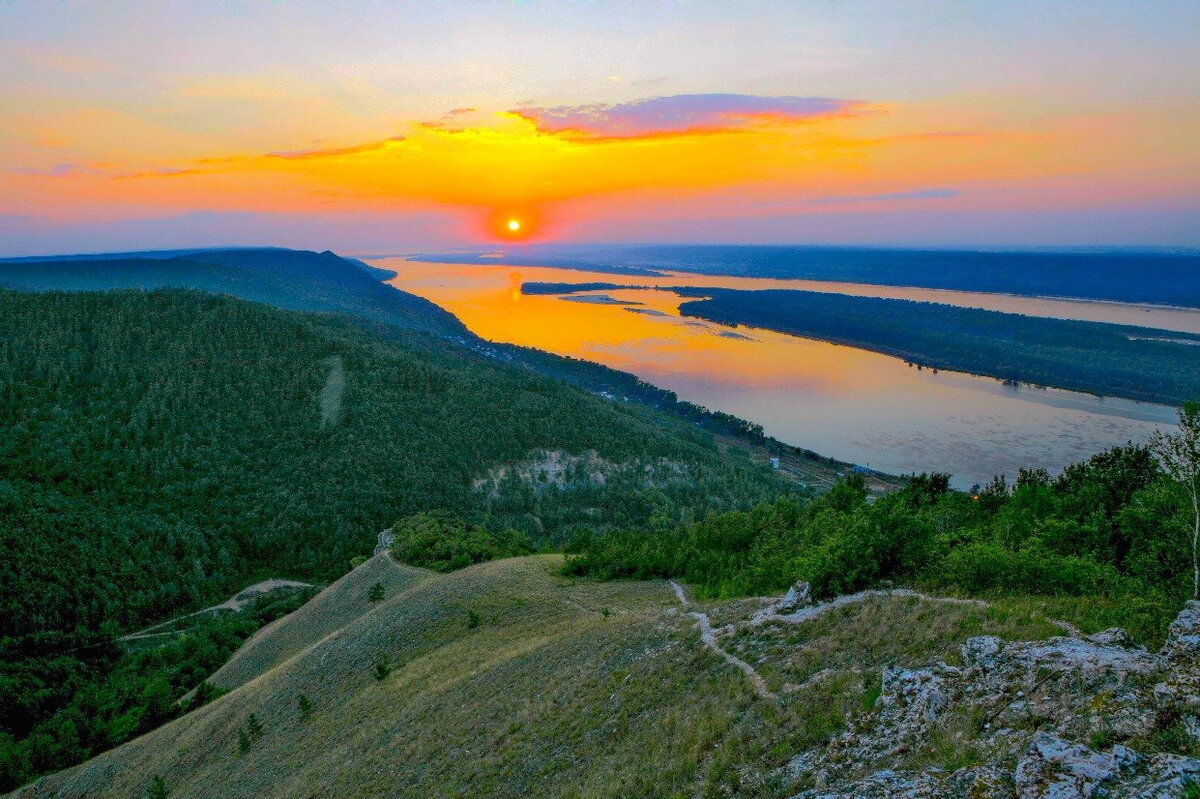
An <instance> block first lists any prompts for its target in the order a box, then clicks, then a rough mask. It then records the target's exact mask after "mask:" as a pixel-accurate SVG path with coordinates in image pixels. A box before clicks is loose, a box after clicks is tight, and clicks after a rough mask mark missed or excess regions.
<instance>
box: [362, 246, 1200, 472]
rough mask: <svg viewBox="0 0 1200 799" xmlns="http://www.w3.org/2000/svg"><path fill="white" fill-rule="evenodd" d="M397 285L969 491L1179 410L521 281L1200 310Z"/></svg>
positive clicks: (673, 305)
mask: <svg viewBox="0 0 1200 799" xmlns="http://www.w3.org/2000/svg"><path fill="white" fill-rule="evenodd" d="M370 262H371V263H372V264H373V265H375V266H379V267H382V268H385V269H390V270H393V271H395V272H396V273H397V276H396V277H395V278H394V279H392V280H391V281H389V282H390V283H391V284H392V285H394V286H395V287H396V288H399V289H403V290H404V291H408V292H411V293H413V294H417V295H419V296H422V297H425V298H427V299H429V300H431V301H433V302H435V303H437V304H438V305H440V306H441V307H443V308H445V309H446V310H447V311H450V312H451V313H453V314H454V315H455V316H457V317H458V318H459V319H461V320H462V322H463V323H464V324H465V325H466V326H467V327H468V328H469V329H470V330H471V331H473V332H474V333H476V334H477V335H479V336H482V337H483V338H485V339H489V340H492V341H503V342H509V343H512V344H521V345H525V346H530V347H537V348H539V349H543V350H547V351H549V352H553V353H557V354H559V355H570V356H573V357H576V358H586V359H588V360H591V361H597V362H599V363H603V364H606V365H608V366H611V367H613V368H615V369H621V370H624V371H627V372H632V373H633V374H636V375H637V376H638V377H641V378H642V379H644V380H646V381H647V382H650V383H653V384H654V385H657V386H661V387H663V388H669V389H671V390H672V391H675V392H676V393H677V394H678V395H679V397H680V398H681V399H686V400H689V401H691V402H695V403H697V404H700V405H704V406H706V407H708V408H712V409H714V410H721V411H725V412H727V413H732V414H735V415H737V416H740V417H742V418H744V419H749V420H751V421H754V422H757V423H758V424H761V425H762V426H763V427H764V428H765V430H766V431H767V433H768V434H769V435H772V436H775V437H776V438H778V439H780V440H782V441H785V442H787V443H789V444H794V445H796V446H801V447H807V448H808V449H812V450H815V451H817V452H820V453H821V454H823V455H829V456H832V457H835V458H838V459H841V460H845V461H850V462H852V463H859V464H863V465H866V466H869V467H871V468H874V469H879V470H881V471H885V472H891V473H894V474H902V473H907V472H914V471H915V472H921V471H949V472H951V473H952V474H953V475H954V483H955V485H957V486H959V487H962V488H967V487H969V486H971V485H972V484H974V483H985V482H987V481H988V480H989V479H991V477H992V476H993V475H996V474H1005V475H1007V476H1008V477H1009V478H1010V479H1011V478H1013V477H1015V475H1016V473H1017V469H1018V468H1019V467H1021V466H1026V467H1042V468H1045V469H1047V470H1049V471H1050V472H1051V473H1054V472H1057V471H1059V470H1061V469H1062V467H1063V466H1065V465H1066V464H1068V463H1071V462H1073V461H1076V460H1081V459H1083V458H1086V457H1088V456H1089V455H1092V454H1094V453H1095V452H1098V451H1100V450H1102V449H1105V448H1107V447H1111V446H1114V445H1118V444H1124V443H1126V442H1127V441H1135V442H1140V441H1144V440H1145V439H1146V438H1147V437H1148V436H1149V435H1150V433H1151V432H1152V431H1153V430H1155V429H1156V428H1159V427H1164V428H1165V427H1170V426H1171V422H1172V421H1173V420H1174V418H1175V409H1174V408H1170V407H1167V406H1163V405H1154V404H1149V403H1144V402H1133V401H1129V400H1122V399H1114V398H1111V397H1094V396H1091V395H1088V394H1079V393H1075V392H1071V391H1060V390H1057V389H1039V388H1031V387H1027V386H1007V385H1004V384H1002V383H1000V382H999V381H997V380H993V379H991V378H986V377H977V376H974V375H966V374H960V373H954V372H945V371H943V372H939V373H934V372H932V371H930V370H918V369H916V368H914V367H910V366H907V365H906V364H905V363H904V362H903V361H901V360H898V359H896V358H891V357H888V356H885V355H879V354H877V353H873V352H867V351H865V350H860V349H855V348H853V347H845V346H840V345H836V344H828V343H826V342H822V341H814V340H811V339H805V338H797V337H794V336H786V335H782V334H779V333H774V332H771V331H767V330H759V329H749V328H738V330H737V331H736V332H735V331H733V330H730V329H729V328H726V327H721V326H719V325H714V324H711V323H708V322H705V321H702V320H698V319H687V318H683V317H681V316H680V315H679V303H680V302H681V301H682V298H680V297H679V296H678V295H676V294H674V293H673V292H669V291H657V290H654V289H626V290H617V291H606V292H590V293H587V294H579V295H573V296H571V297H556V296H540V295H525V294H522V293H521V290H520V286H521V284H522V283H523V282H533V281H545V282H567V283H582V282H593V281H598V282H607V283H619V284H626V285H629V284H637V285H639V286H682V285H689V286H720V287H724V288H741V289H757V288H797V289H807V290H810V291H826V292H837V293H842V294H856V295H861V296H874V297H894V298H902V299H915V300H927V301H931V302H941V303H946V304H950V305H961V306H965V307H975V308H987V309H992V310H1000V311H1011V312H1015V313H1024V314H1029V315H1033V316H1054V317H1060V318H1067V319H1085V320H1092V321H1102V322H1117V323H1121V324H1140V325H1144V326H1147V327H1158V328H1163V329H1166V330H1177V331H1184V332H1192V333H1200V311H1194V310H1187V309H1177V308H1160V307H1154V306H1139V305H1124V304H1120V303H1108V302H1086V301H1075V300H1052V299H1042V298H1032V297H1016V296H1010V295H998V294H976V293H969V292H955V291H940V290H933V289H917V288H895V287H888V286H869V285H863V284H846V283H825V282H818V281H800V280H765V279H761V280H760V279H753V278H727V277H709V276H704V275H694V274H687V273H673V274H670V275H668V276H667V277H661V278H650V277H642V276H636V277H629V276H623V275H611V274H605V273H598V272H584V271H579V270H566V269H554V268H548V267H534V266H501V265H495V266H490V265H478V264H430V263H419V262H415V261H408V260H406V259H404V258H375V259H371V261H370Z"/></svg>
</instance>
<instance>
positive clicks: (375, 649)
mask: <svg viewBox="0 0 1200 799" xmlns="http://www.w3.org/2000/svg"><path fill="white" fill-rule="evenodd" d="M560 564H561V558H560V557H558V556H534V557H527V558H513V559H510V560H504V561H497V562H493V563H486V564H481V565H479V566H475V567H471V568H469V569H464V570H462V571H458V572H454V573H451V574H447V575H434V574H430V573H428V572H421V571H418V570H412V569H407V568H406V567H401V566H397V565H395V564H394V563H392V562H391V561H390V559H388V558H386V557H383V558H376V559H373V560H372V561H370V562H368V564H366V565H364V566H363V567H360V568H359V569H358V570H355V572H352V573H351V574H350V575H347V577H345V578H343V580H341V581H339V582H338V583H335V584H334V585H333V586H331V587H330V588H329V589H327V591H326V592H324V593H323V594H321V595H320V596H318V597H317V598H315V599H314V600H313V601H312V602H310V603H309V604H308V605H306V606H305V607H304V608H303V609H302V610H301V611H298V612H297V613H296V614H293V616H290V617H287V618H286V619H284V620H283V621H282V622H280V623H277V624H275V625H272V626H271V627H270V628H267V629H265V630H264V631H262V632H261V633H260V634H259V635H258V636H257V637H256V639H255V640H253V641H252V642H250V644H248V645H247V647H246V649H245V650H244V651H242V652H240V653H239V655H238V656H237V657H236V658H235V660H234V661H233V662H231V663H230V664H229V665H228V666H227V667H226V669H225V670H223V671H224V674H223V677H222V679H223V680H227V681H228V683H227V684H234V685H237V686H238V687H236V688H235V689H234V690H233V691H232V692H231V693H229V694H227V695H225V696H223V697H221V698H220V699H218V700H216V701H215V702H213V703H212V704H210V705H208V706H206V707H204V708H201V709H200V710H198V711H196V712H194V713H192V714H189V715H188V716H186V717H184V718H182V719H179V720H177V721H175V722H173V723H171V724H169V725H167V726H165V727H163V728H160V729H158V730H155V731H154V732H152V733H150V734H148V735H146V736H143V737H142V738H139V739H137V740H135V741H132V742H130V743H129V744H126V745H125V746H122V747H120V748H118V749H116V750H113V751H111V752H108V753H106V754H104V755H102V756H100V757H99V758H97V759H95V760H93V761H90V762H88V763H85V764H83V765H82V766H79V767H76V768H75V769H71V770H69V771H67V772H64V773H61V774H58V775H54V776H52V777H48V778H46V779H44V780H42V781H41V782H40V783H39V784H38V785H36V786H31V787H29V788H27V789H26V791H25V792H24V793H23V794H22V795H23V796H28V797H35V796H36V797H41V796H54V797H59V799H70V798H71V797H84V796H87V797H90V799H103V798H104V797H122V799H126V798H127V797H138V796H143V795H145V791H146V789H147V787H148V786H149V784H150V782H151V781H152V780H153V778H154V777H155V776H156V775H162V776H163V778H164V779H165V780H166V782H167V787H168V788H169V789H170V790H171V795H172V796H180V797H184V796H186V797H221V798H222V799H225V798H227V797H228V798H230V799H233V798H235V797H255V799H262V798H263V797H288V798H289V799H304V798H305V797H345V798H346V799H356V798H357V797H379V796H389V797H410V796H411V797H422V799H423V798H424V797H459V796H463V797H466V796H470V797H476V796H488V797H573V798H576V799H585V798H589V799H590V798H592V797H629V796H637V797H682V796H703V797H708V796H712V797H716V796H734V795H737V796H763V797H765V796H776V795H778V793H777V792H778V790H779V786H774V785H772V784H770V782H769V780H764V779H763V778H762V777H761V776H760V775H764V774H768V773H769V772H770V771H771V770H772V769H774V768H775V767H777V766H779V765H781V764H782V763H784V762H786V761H787V760H788V759H789V758H790V757H792V756H793V755H795V754H797V753H798V752H800V751H803V750H805V749H807V748H810V747H812V746H816V745H818V744H819V743H821V742H822V741H824V740H826V739H827V738H828V737H829V736H831V735H834V734H836V733H838V732H840V731H841V730H842V729H843V728H844V726H845V720H846V718H847V716H848V715H849V714H851V713H852V712H856V711H860V710H862V709H864V708H865V707H868V706H870V704H871V702H872V701H873V699H874V697H875V696H876V695H877V693H878V687H879V668H880V667H881V666H882V665H886V664H889V663H901V664H905V665H919V664H920V663H921V662H925V661H927V660H929V659H931V658H935V657H936V658H940V657H950V656H951V655H952V654H953V653H954V652H955V651H957V647H958V645H959V644H960V643H961V641H962V639H963V638H965V637H968V636H969V635H975V634H979V633H985V632H993V633H996V634H1000V635H1008V636H1010V637H1032V636H1034V635H1043V634H1052V633H1053V629H1052V628H1049V629H1048V628H1046V627H1045V626H1044V623H1041V624H1042V625H1043V626H1039V623H1036V622H1030V621H1028V620H1026V621H1018V620H1014V619H1007V620H1006V619H1003V618H997V617H994V616H992V615H989V613H990V611H986V610H981V609H979V608H970V607H962V606H948V605H930V604H929V603H920V602H918V601H916V600H911V599H902V598H886V599H877V600H871V601H869V602H864V603H862V604H861V605H857V606H852V607H849V608H845V609H843V610H840V611H837V612H832V613H830V614H828V615H827V616H824V617H821V618H819V619H816V620H814V621H812V622H810V623H807V624H801V625H794V626H785V625H776V626H771V625H767V626H764V627H762V628H760V629H759V630H758V633H757V634H756V638H761V639H762V642H763V643H762V645H761V646H760V645H759V644H758V643H757V642H756V640H754V639H751V638H749V637H740V638H738V639H736V640H731V639H726V640H725V642H724V643H725V644H726V645H727V646H729V647H730V648H732V649H734V651H736V652H738V654H739V656H740V657H743V658H745V659H747V660H749V661H750V662H751V663H753V664H755V665H756V667H758V668H760V669H762V671H763V672H764V676H767V677H768V679H769V680H771V681H773V682H774V684H775V685H774V686H773V687H781V686H782V684H783V683H784V682H799V681H804V680H807V683H806V685H805V688H804V689H803V690H799V691H795V690H793V691H790V692H784V693H781V694H780V697H779V700H778V701H769V700H764V699H760V698H758V697H756V696H755V694H754V692H753V690H752V689H751V687H750V685H749V683H748V681H747V680H746V678H745V675H743V674H742V673H741V672H740V671H738V670H737V669H734V668H732V667H730V666H729V665H728V664H727V663H725V662H724V661H723V660H722V659H721V658H720V657H718V656H717V655H716V654H714V653H712V652H711V651H709V650H707V649H706V648H704V647H703V646H701V644H700V640H699V635H698V633H697V630H696V625H695V622H694V619H692V618H691V617H689V616H687V615H686V614H685V613H683V612H682V611H681V609H680V608H679V606H678V602H677V601H676V598H675V596H674V594H673V592H672V591H671V589H670V587H669V586H668V585H667V584H666V583H665V582H662V581H642V582H634V581H614V582H593V581H590V580H569V579H564V578H563V577H561V576H560V575H559V573H558V569H559V566H560ZM376 581H382V582H384V583H385V585H386V586H388V588H387V597H386V598H385V599H384V601H382V602H380V603H378V604H376V605H371V604H370V603H368V602H366V600H365V596H366V593H367V591H368V590H369V587H370V585H371V584H373V583H374V582H376ZM758 604H761V603H755V602H749V603H747V602H742V603H739V604H738V605H737V607H732V606H731V607H720V606H719V607H714V608H711V609H710V610H712V611H713V612H714V615H715V616H717V617H720V618H725V617H729V618H733V617H735V616H736V615H737V612H739V611H743V610H751V609H753V608H754V607H756V606H757V605H758ZM926 605H929V606H928V607H927V606H926ZM606 611H607V612H606ZM1016 615H1019V614H1014V616H1016ZM473 617H474V618H477V620H478V623H477V624H476V625H474V626H472V621H471V620H472V618H473ZM381 658H386V660H387V662H389V663H390V664H391V667H392V670H391V672H390V674H388V675H387V676H386V677H385V678H384V679H382V680H377V679H376V677H375V666H376V663H378V662H379V661H380V659H381ZM760 661H761V662H760ZM818 672H820V673H818ZM301 695H303V696H305V697H306V698H307V699H308V700H309V701H310V702H311V706H312V709H311V713H310V714H305V713H302V712H301V710H300V707H299V698H300V696H301ZM250 714H254V715H255V716H256V718H257V719H258V720H259V721H260V722H261V723H262V725H263V727H264V733H263V735H262V736H261V737H260V738H258V739H256V740H255V741H254V742H253V744H252V745H251V747H250V749H249V750H248V751H246V752H245V753H240V752H239V751H238V735H237V730H238V728H239V727H243V726H244V725H246V724H247V721H248V719H249V716H250Z"/></svg>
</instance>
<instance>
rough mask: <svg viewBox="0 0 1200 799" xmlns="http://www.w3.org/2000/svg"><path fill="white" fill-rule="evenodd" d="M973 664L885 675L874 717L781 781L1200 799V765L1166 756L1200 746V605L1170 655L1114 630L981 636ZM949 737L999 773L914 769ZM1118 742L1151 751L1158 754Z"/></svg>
mask: <svg viewBox="0 0 1200 799" xmlns="http://www.w3.org/2000/svg"><path fill="white" fill-rule="evenodd" d="M961 655H962V665H961V667H952V666H948V665H946V664H944V663H939V664H937V665H934V666H931V667H928V668H922V669H902V668H894V667H893V668H886V669H884V671H883V675H882V687H881V692H880V695H879V698H878V700H877V701H876V703H875V706H874V708H873V709H872V710H871V711H869V712H866V713H863V714H861V715H860V716H858V717H856V718H854V719H853V720H852V723H851V726H850V729H848V730H847V731H846V732H845V733H843V734H842V735H840V736H838V737H836V738H834V739H833V740H832V741H830V742H829V743H828V744H827V745H825V746H824V747H821V748H818V749H814V750H810V751H808V752H804V753H802V754H800V755H798V756H797V757H795V758H793V760H792V761H791V762H790V763H789V764H788V765H787V766H786V767H785V768H784V769H781V771H780V772H779V773H778V774H777V775H776V776H777V777H779V778H780V779H782V780H783V781H785V782H789V781H790V782H791V783H792V784H793V785H796V786H797V787H800V786H805V785H806V786H809V787H808V789H807V790H804V791H801V792H799V793H796V794H795V796H796V797H797V799H850V797H855V798H858V797H863V798H864V799H869V798H870V797H876V796H878V797H885V796H886V797H891V798H894V799H925V798H926V797H945V798H946V799H989V798H990V799H1089V797H1100V798H1103V799H1167V798H1168V797H1183V796H1185V795H1187V796H1192V795H1193V794H1192V793H1187V792H1188V791H1200V760H1197V759H1195V758H1191V757H1185V756H1183V755H1179V754H1172V753H1170V752H1157V753H1156V752H1154V751H1153V747H1154V743H1153V742H1154V741H1156V740H1162V739H1161V737H1156V735H1160V734H1161V733H1162V732H1163V730H1164V729H1167V730H1168V731H1170V732H1171V734H1173V735H1175V736H1179V735H1185V736H1191V737H1192V738H1194V739H1195V740H1196V741H1197V742H1198V743H1200V602H1188V603H1187V606H1186V607H1185V608H1184V610H1183V611H1182V612H1181V613H1180V614H1179V616H1178V617H1177V618H1176V619H1175V622H1174V623H1173V624H1172V625H1171V627H1170V632H1169V635H1168V639H1167V642H1166V645H1165V646H1164V647H1163V649H1162V651H1161V652H1160V653H1157V654H1156V653H1151V652H1148V651H1147V650H1146V649H1144V648H1143V647H1140V646H1137V645H1135V644H1134V643H1133V642H1132V641H1131V640H1130V638H1129V636H1128V635H1126V633H1125V632H1124V631H1123V630H1119V629H1111V630H1105V631H1103V632H1100V633H1096V634H1094V635H1091V636H1087V637H1082V636H1061V637H1056V638H1050V639H1048V640H1045V641H1022V642H1006V641H1004V640H1002V639H1000V638H996V637H994V636H980V637H976V638H971V639H969V640H967V641H966V642H965V643H964V644H963V646H962V652H961ZM935 735H940V736H942V737H943V740H944V741H946V742H948V743H947V744H946V745H947V746H948V747H949V748H950V749H952V750H953V749H955V748H958V749H959V750H961V751H971V752H974V753H975V756H976V759H977V761H978V762H981V763H987V764H990V765H987V766H971V767H966V768H960V769H958V770H956V771H952V772H951V771H947V770H944V769H939V768H936V767H929V766H926V767H925V768H919V769H916V770H912V769H910V770H907V771H906V770H901V767H902V766H903V765H904V764H905V762H906V758H907V757H908V756H909V755H910V754H912V753H914V752H918V751H921V749H922V747H923V746H925V745H926V744H927V742H928V741H929V740H930V739H931V737H932V736H935ZM1176 740H1178V737H1177V738H1176ZM1105 741H1132V742H1141V743H1142V745H1143V748H1144V749H1145V750H1147V751H1143V752H1139V751H1135V749H1134V748H1131V747H1130V746H1126V745H1122V744H1117V745H1111V746H1104V745H1102V744H1103V742H1105ZM1098 744H1101V745H1099V746H1098ZM1193 781H1195V782H1194V783H1193Z"/></svg>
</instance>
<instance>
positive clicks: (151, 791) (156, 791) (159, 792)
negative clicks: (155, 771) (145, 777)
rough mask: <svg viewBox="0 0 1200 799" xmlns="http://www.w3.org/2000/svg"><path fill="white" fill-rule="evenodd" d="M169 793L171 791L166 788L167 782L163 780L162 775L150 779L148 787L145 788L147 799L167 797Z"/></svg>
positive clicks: (164, 798) (165, 798)
mask: <svg viewBox="0 0 1200 799" xmlns="http://www.w3.org/2000/svg"><path fill="white" fill-rule="evenodd" d="M170 794H171V792H170V791H169V790H167V783H166V782H164V781H163V778H162V777H155V778H154V779H153V780H151V781H150V787H149V788H147V789H146V797H147V799H167V797H168V796H169V795H170Z"/></svg>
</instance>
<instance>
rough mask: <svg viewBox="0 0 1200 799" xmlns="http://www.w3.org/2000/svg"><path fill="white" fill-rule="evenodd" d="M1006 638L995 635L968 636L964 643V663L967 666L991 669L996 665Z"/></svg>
mask: <svg viewBox="0 0 1200 799" xmlns="http://www.w3.org/2000/svg"><path fill="white" fill-rule="evenodd" d="M1003 648H1004V639H1002V638H999V637H997V636H995V635H978V636H975V637H974V638H968V639H967V640H966V641H965V642H963V645H962V659H963V665H964V666H966V667H967V668H969V669H970V668H979V669H990V668H993V667H994V666H995V665H996V661H997V659H998V657H999V655H1000V650H1001V649H1003Z"/></svg>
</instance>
